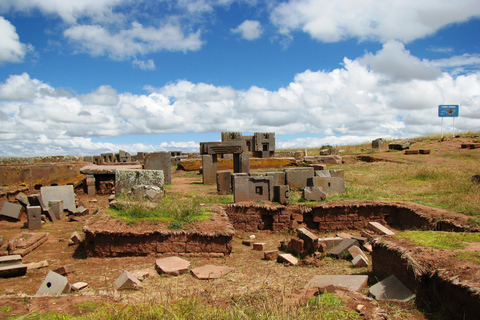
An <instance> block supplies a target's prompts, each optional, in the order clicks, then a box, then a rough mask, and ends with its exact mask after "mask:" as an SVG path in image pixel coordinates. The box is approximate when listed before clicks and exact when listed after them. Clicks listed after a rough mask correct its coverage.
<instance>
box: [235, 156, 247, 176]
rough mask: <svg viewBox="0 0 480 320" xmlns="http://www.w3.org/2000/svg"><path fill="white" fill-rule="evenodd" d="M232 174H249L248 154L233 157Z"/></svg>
mask: <svg viewBox="0 0 480 320" xmlns="http://www.w3.org/2000/svg"><path fill="white" fill-rule="evenodd" d="M233 172H235V173H249V172H250V155H249V154H248V153H240V154H234V155H233Z"/></svg>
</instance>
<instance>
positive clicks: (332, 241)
mask: <svg viewBox="0 0 480 320" xmlns="http://www.w3.org/2000/svg"><path fill="white" fill-rule="evenodd" d="M343 240H344V239H343V238H340V237H327V238H318V242H319V243H323V244H325V246H326V247H327V250H330V249H332V248H333V247H336V246H338V245H339V244H340V242H342V241H343Z"/></svg>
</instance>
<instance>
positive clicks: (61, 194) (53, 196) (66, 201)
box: [40, 185, 75, 210]
mask: <svg viewBox="0 0 480 320" xmlns="http://www.w3.org/2000/svg"><path fill="white" fill-rule="evenodd" d="M40 192H41V194H42V200H43V202H44V203H45V204H47V203H49V202H50V201H52V200H63V208H64V209H66V210H73V209H75V193H74V190H73V186H72V185H66V186H51V187H42V188H41V189H40ZM42 208H43V209H44V210H47V208H45V207H44V206H42Z"/></svg>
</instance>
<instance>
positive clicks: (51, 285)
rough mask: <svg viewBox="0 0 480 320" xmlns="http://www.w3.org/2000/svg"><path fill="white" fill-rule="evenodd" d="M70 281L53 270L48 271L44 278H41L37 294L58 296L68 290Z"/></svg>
mask: <svg viewBox="0 0 480 320" xmlns="http://www.w3.org/2000/svg"><path fill="white" fill-rule="evenodd" d="M70 289H71V287H70V283H68V280H67V278H65V277H64V276H61V275H59V274H58V273H55V272H53V271H49V272H48V274H47V276H46V277H45V280H43V282H42V284H41V285H40V288H38V291H37V295H54V296H58V295H61V294H65V293H68V292H70Z"/></svg>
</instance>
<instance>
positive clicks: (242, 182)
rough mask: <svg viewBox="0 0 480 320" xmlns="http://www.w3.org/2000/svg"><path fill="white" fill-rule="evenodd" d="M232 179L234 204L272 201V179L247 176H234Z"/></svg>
mask: <svg viewBox="0 0 480 320" xmlns="http://www.w3.org/2000/svg"><path fill="white" fill-rule="evenodd" d="M232 177H233V197H234V202H235V203H237V202H242V201H272V200H273V185H272V183H271V181H272V177H267V176H248V175H246V174H234V175H232Z"/></svg>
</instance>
